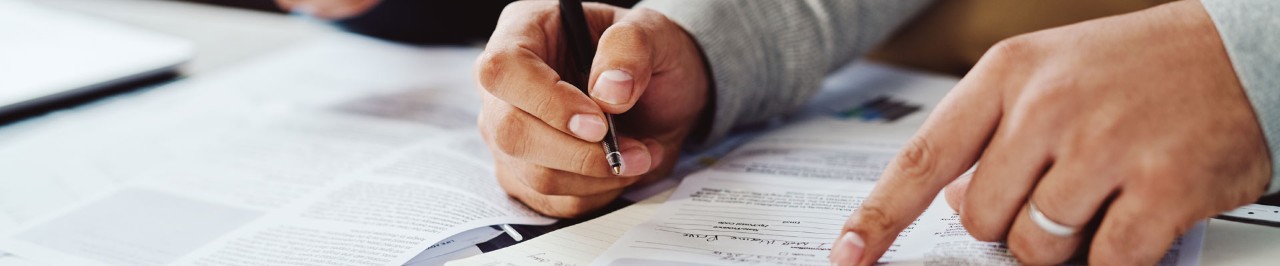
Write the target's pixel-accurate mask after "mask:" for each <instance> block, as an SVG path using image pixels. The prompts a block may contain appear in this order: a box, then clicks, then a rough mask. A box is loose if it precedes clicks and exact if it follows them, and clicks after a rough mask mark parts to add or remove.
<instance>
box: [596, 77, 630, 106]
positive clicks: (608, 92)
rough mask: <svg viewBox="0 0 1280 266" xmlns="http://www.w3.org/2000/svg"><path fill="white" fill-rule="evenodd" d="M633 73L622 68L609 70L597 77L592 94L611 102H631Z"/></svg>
mask: <svg viewBox="0 0 1280 266" xmlns="http://www.w3.org/2000/svg"><path fill="white" fill-rule="evenodd" d="M631 84H632V80H631V74H627V72H624V71H621V70H607V71H605V72H604V73H600V78H597V79H596V87H595V89H594V90H592V91H591V96H592V97H595V98H596V99H600V100H601V101H604V102H607V103H609V104H625V103H628V102H631Z"/></svg>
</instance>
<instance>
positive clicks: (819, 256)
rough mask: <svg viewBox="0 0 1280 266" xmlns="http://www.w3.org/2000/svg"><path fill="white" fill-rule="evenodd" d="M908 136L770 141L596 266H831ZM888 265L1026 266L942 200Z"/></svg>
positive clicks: (816, 130)
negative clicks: (852, 221) (979, 235)
mask: <svg viewBox="0 0 1280 266" xmlns="http://www.w3.org/2000/svg"><path fill="white" fill-rule="evenodd" d="M895 131H896V132H899V134H894V133H892V132H895ZM905 136H910V130H905V129H904V128H900V127H895V126H894V125H886V124H877V123H864V122H861V121H850V120H842V119H837V118H818V119H814V120H811V121H808V122H805V123H802V124H800V125H796V126H793V127H789V128H787V129H786V130H782V131H779V132H775V133H770V134H767V135H765V136H762V137H760V138H759V139H757V140H754V141H752V142H750V143H747V144H744V145H743V146H741V147H739V148H738V149H736V150H735V151H733V152H732V153H730V154H729V155H728V156H727V157H726V158H725V159H723V160H722V161H721V162H720V163H719V164H717V165H716V166H714V167H712V168H710V169H708V170H705V171H702V172H699V173H696V174H694V175H692V176H690V177H688V178H686V179H685V181H684V182H683V183H681V184H680V186H679V187H678V188H677V189H676V191H675V192H674V194H673V195H672V196H671V198H670V199H669V200H667V202H666V203H664V204H663V205H662V207H661V208H660V209H659V210H658V211H657V213H656V214H655V215H654V216H653V217H652V218H651V219H649V220H648V221H647V222H645V223H643V224H641V225H639V226H637V227H635V228H633V229H631V230H630V231H628V232H627V233H626V234H625V235H623V236H622V238H621V239H620V240H618V241H617V242H615V243H614V244H613V245H612V246H611V247H610V248H609V249H608V250H607V251H605V253H604V254H603V255H601V256H600V257H599V258H597V259H596V260H595V261H594V262H593V265H672V264H675V265H702V264H724V265H830V262H829V261H828V259H827V257H828V255H829V253H830V251H831V247H832V243H833V242H834V240H835V238H836V236H837V235H839V233H840V231H841V228H842V226H843V224H844V222H845V221H846V219H847V218H848V216H849V215H850V214H851V213H852V212H853V211H855V210H856V209H857V206H859V205H860V204H861V202H862V201H863V200H864V199H865V198H866V196H867V195H869V194H870V192H871V190H872V189H874V187H875V181H876V180H877V179H878V177H879V175H880V173H881V172H882V171H883V170H884V167H885V166H886V165H887V164H888V162H889V160H890V159H891V158H893V156H894V155H895V154H896V153H897V151H898V148H899V147H900V145H901V144H902V143H903V141H902V140H904V139H905V138H904V137H905ZM1204 231H1205V226H1204V224H1203V223H1202V224H1200V225H1198V226H1196V227H1195V228H1193V229H1192V230H1190V233H1188V234H1187V235H1185V236H1183V237H1182V238H1181V239H1179V240H1178V241H1177V242H1176V243H1175V245H1174V246H1173V248H1172V249H1171V250H1170V251H1169V253H1168V255H1167V256H1165V257H1164V259H1163V260H1162V261H1161V262H1160V264H1161V265H1196V264H1197V263H1198V261H1199V254H1200V250H1201V243H1202V241H1203V235H1204ZM880 262H884V263H902V264H923V265H1016V264H1017V260H1016V259H1015V258H1014V257H1013V256H1012V255H1011V254H1010V253H1009V252H1008V250H1007V248H1006V246H1005V245H1004V244H1002V243H991V242H980V241H977V240H975V239H973V237H971V236H970V235H969V234H968V233H967V232H966V231H965V229H964V227H963V226H962V225H961V224H960V221H959V216H958V215H957V214H956V213H955V212H954V211H952V210H951V208H950V207H949V206H947V204H946V202H945V200H944V199H943V198H942V197H937V198H935V200H934V202H933V204H932V205H930V207H929V208H928V209H927V210H925V212H924V213H923V214H922V215H921V216H920V217H919V218H918V219H917V220H916V221H915V222H914V223H913V224H912V225H910V226H909V227H907V228H906V230H904V231H903V232H902V233H901V234H899V235H898V238H897V240H896V241H895V242H894V244H893V246H892V247H891V248H890V249H889V251H888V252H887V253H885V254H884V256H883V257H882V258H881V259H880Z"/></svg>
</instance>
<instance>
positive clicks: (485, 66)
mask: <svg viewBox="0 0 1280 266" xmlns="http://www.w3.org/2000/svg"><path fill="white" fill-rule="evenodd" d="M513 49H515V48H514V47H512V46H510V45H505V44H499V45H495V46H492V47H490V48H488V49H485V51H484V52H483V53H481V54H480V57H478V58H477V59H476V77H477V78H478V79H479V81H480V87H481V88H483V89H485V90H486V91H489V92H493V91H494V89H495V88H494V86H497V82H498V79H499V78H500V77H501V76H502V73H503V71H502V70H503V68H504V67H505V66H506V64H508V63H509V62H510V61H511V58H512V57H513V56H514V54H513V53H515V52H514V51H512V50H513Z"/></svg>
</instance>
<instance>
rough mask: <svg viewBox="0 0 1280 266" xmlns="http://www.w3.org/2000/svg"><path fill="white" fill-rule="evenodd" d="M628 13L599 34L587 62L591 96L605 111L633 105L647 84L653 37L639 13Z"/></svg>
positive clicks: (613, 111)
mask: <svg viewBox="0 0 1280 266" xmlns="http://www.w3.org/2000/svg"><path fill="white" fill-rule="evenodd" d="M638 13H640V12H638V11H631V12H628V15H627V16H626V17H624V18H622V20H621V21H618V22H617V23H615V24H614V25H613V26H610V27H609V28H608V29H606V30H605V31H604V34H603V35H601V36H600V44H599V45H598V46H597V48H596V56H595V60H594V61H593V62H592V64H591V79H590V81H591V82H590V84H589V85H588V87H589V88H591V89H590V90H591V91H590V93H591V98H592V99H594V100H595V101H596V103H597V104H599V105H600V107H601V109H603V110H604V111H605V112H607V113H611V114H619V113H623V112H626V111H627V110H630V109H631V107H632V106H635V104H636V101H637V100H639V99H640V95H643V94H644V90H645V88H646V87H648V86H649V80H650V76H651V75H652V73H653V64H654V63H653V58H655V56H654V53H655V49H654V47H653V43H654V40H653V39H652V38H653V36H652V35H651V34H650V32H652V31H650V30H648V29H647V28H645V27H647V26H648V25H652V24H648V23H646V22H645V21H644V20H645V18H644V17H643V16H642V14H638Z"/></svg>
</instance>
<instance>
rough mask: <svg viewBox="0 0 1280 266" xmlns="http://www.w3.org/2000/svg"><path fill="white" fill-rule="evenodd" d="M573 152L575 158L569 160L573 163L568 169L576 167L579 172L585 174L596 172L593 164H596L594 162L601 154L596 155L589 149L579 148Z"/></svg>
mask: <svg viewBox="0 0 1280 266" xmlns="http://www.w3.org/2000/svg"><path fill="white" fill-rule="evenodd" d="M573 153H574V155H573V157H571V158H574V160H570V161H569V162H570V163H572V164H573V165H569V168H568V169H574V170H575V171H576V172H577V173H578V174H583V175H591V173H593V172H595V171H592V170H593V169H592V166H594V164H593V163H592V162H598V161H599V160H600V156H595V155H594V154H595V153H593V152H591V150H587V149H577V150H576V151H574V152H573Z"/></svg>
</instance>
